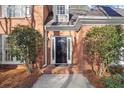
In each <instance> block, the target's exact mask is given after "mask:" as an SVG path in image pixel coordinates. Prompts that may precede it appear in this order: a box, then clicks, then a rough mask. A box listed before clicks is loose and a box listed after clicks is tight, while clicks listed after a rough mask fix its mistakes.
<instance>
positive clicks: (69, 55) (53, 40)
mask: <svg viewBox="0 0 124 93" xmlns="http://www.w3.org/2000/svg"><path fill="white" fill-rule="evenodd" d="M56 37H66V38H67V63H56V49H55V47H56ZM68 42H69V43H68ZM68 44H70V47H69V46H68ZM68 48H70V53H69V52H68V51H69V49H68ZM53 52H54V53H53ZM51 64H72V38H71V36H52V37H51Z"/></svg>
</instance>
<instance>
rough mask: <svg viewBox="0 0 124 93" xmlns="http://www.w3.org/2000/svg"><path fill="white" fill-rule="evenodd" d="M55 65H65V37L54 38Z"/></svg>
mask: <svg viewBox="0 0 124 93" xmlns="http://www.w3.org/2000/svg"><path fill="white" fill-rule="evenodd" d="M55 48H56V53H55V54H56V63H67V37H56V47H55Z"/></svg>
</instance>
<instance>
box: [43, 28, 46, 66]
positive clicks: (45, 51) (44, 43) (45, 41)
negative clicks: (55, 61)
mask: <svg viewBox="0 0 124 93" xmlns="http://www.w3.org/2000/svg"><path fill="white" fill-rule="evenodd" d="M44 44H45V64H44V65H43V67H45V66H47V31H46V26H45V42H44Z"/></svg>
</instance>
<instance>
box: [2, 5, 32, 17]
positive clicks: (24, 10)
mask: <svg viewBox="0 0 124 93" xmlns="http://www.w3.org/2000/svg"><path fill="white" fill-rule="evenodd" d="M30 15H31V6H29V5H2V17H28V16H30Z"/></svg>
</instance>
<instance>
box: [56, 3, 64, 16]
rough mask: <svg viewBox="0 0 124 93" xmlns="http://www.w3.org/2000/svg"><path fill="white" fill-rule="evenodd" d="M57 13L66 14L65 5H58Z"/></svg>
mask: <svg viewBox="0 0 124 93" xmlns="http://www.w3.org/2000/svg"><path fill="white" fill-rule="evenodd" d="M57 14H65V5H57Z"/></svg>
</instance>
